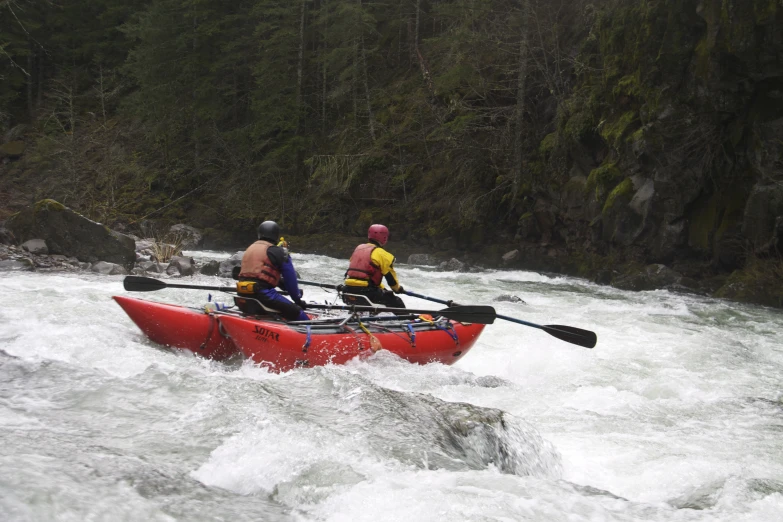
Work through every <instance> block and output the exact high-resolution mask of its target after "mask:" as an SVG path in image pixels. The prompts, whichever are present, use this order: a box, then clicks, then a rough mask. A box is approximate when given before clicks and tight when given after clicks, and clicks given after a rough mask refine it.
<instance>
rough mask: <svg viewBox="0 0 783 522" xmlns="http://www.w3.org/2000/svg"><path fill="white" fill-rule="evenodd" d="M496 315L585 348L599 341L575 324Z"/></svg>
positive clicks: (417, 295)
mask: <svg viewBox="0 0 783 522" xmlns="http://www.w3.org/2000/svg"><path fill="white" fill-rule="evenodd" d="M405 293H406V294H408V295H410V296H412V297H418V298H420V299H426V300H427V301H432V302H434V303H441V304H445V305H449V306H452V305H454V302H453V301H444V300H442V299H436V298H434V297H429V296H427V295H422V294H417V293H414V292H409V291H407V290H406V291H405ZM496 317H497V318H498V319H505V320H506V321H511V322H512V323H517V324H523V325H525V326H532V327H533V328H538V329H540V330H543V331H545V332H546V333H548V334H549V335H551V336H552V337H557V338H558V339H560V340H561V341H565V342H567V343H571V344H576V345H577V346H584V347H585V348H593V347H594V346H595V344H596V343H597V342H598V336H596V335H595V332H591V331H590V330H582V329H581V328H575V327H573V326H564V325H560V324H547V325H541V324H535V323H529V322H527V321H523V320H522V319H514V318H513V317H508V316H507V315H500V314H497V315H496Z"/></svg>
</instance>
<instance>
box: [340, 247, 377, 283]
mask: <svg viewBox="0 0 783 522" xmlns="http://www.w3.org/2000/svg"><path fill="white" fill-rule="evenodd" d="M376 248H378V247H377V246H375V245H373V244H372V243H365V244H363V245H359V246H358V247H356V250H354V251H353V254H351V260H350V261H349V262H348V270H347V271H346V272H345V278H346V279H360V280H363V281H367V282H368V283H369V284H373V285H375V286H380V284H381V280H382V279H383V274H382V273H381V269H380V268H379V267H377V266H375V265H373V264H372V253H373V250H375V249H376Z"/></svg>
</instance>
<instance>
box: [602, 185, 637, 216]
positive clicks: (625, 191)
mask: <svg viewBox="0 0 783 522" xmlns="http://www.w3.org/2000/svg"><path fill="white" fill-rule="evenodd" d="M632 192H633V181H631V178H625V179H624V180H623V181H622V183H620V184H619V185H617V186H616V187H615V188H614V190H612V192H610V193H609V196H607V198H606V203H604V208H603V210H602V214H606V213H607V212H608V211H609V210H611V208H612V207H613V206H614V204H615V202H616V201H617V199H618V198H623V197H626V196H628V195H630V194H631V193H632Z"/></svg>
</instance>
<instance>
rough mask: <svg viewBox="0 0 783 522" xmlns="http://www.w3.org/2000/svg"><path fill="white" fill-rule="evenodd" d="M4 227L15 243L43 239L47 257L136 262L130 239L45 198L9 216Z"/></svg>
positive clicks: (134, 248) (120, 263)
mask: <svg viewBox="0 0 783 522" xmlns="http://www.w3.org/2000/svg"><path fill="white" fill-rule="evenodd" d="M7 226H8V228H9V230H11V232H13V234H14V236H16V238H17V240H19V241H27V240H29V239H43V240H44V241H45V242H46V246H47V247H48V248H49V252H50V253H51V254H62V255H66V256H72V257H76V258H77V259H79V260H80V261H87V262H97V261H107V262H111V263H116V264H118V265H122V266H125V267H127V268H132V267H133V263H134V262H135V260H136V244H135V242H134V241H133V239H132V238H131V237H129V236H126V235H124V234H120V233H119V232H115V231H113V230H110V229H109V228H108V227H105V226H103V225H101V224H100V223H96V222H94V221H91V220H89V219H87V218H86V217H84V216H82V215H80V214H77V213H76V212H74V211H73V210H71V209H69V208H67V207H65V206H64V205H61V204H60V203H57V202H56V201H53V200H50V199H47V200H43V201H39V202H38V203H36V204H35V206H34V207H33V208H30V209H27V210H24V211H22V212H20V213H18V214H16V215H14V216H12V217H11V218H10V219H9V220H8V223H7Z"/></svg>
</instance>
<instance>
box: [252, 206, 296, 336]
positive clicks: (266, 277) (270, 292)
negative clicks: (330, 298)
mask: <svg viewBox="0 0 783 522" xmlns="http://www.w3.org/2000/svg"><path fill="white" fill-rule="evenodd" d="M279 238H280V227H279V226H278V224H277V223H275V222H274V221H264V222H263V223H261V224H260V225H258V241H256V242H255V243H253V244H252V245H250V246H249V247H248V249H247V250H245V254H244V255H243V256H242V267H241V268H240V270H239V281H238V282H237V293H238V294H239V295H240V297H241V296H246V297H253V298H254V299H257V300H258V301H260V302H261V304H263V305H264V306H265V307H267V308H271V309H273V310H276V311H278V312H280V314H281V315H282V316H283V317H284V318H285V319H286V320H288V321H307V320H309V319H310V318H309V317H308V316H307V314H305V313H304V310H305V309H306V308H307V305H306V304H305V302H304V301H302V293H303V292H302V291H301V290H300V289H299V283H298V280H297V277H296V270H294V264H293V263H292V262H291V256H290V255H289V254H288V250H287V249H286V248H283V247H279V246H277V241H278V239H279ZM278 286H280V287H281V288H282V289H283V290H285V291H286V292H288V295H290V296H291V298H292V299H293V300H294V302H293V303H292V302H291V301H289V300H288V299H286V298H285V297H284V296H282V295H281V294H280V293H279V292H278V291H277V287H278ZM239 301H240V302H241V301H242V300H241V299H240V300H239ZM249 303H252V301H245V303H244V308H243V305H242V304H240V305H239V306H240V309H242V311H244V312H247V313H262V312H263V310H258V309H256V308H257V305H256V307H252V305H249ZM253 304H255V303H253Z"/></svg>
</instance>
